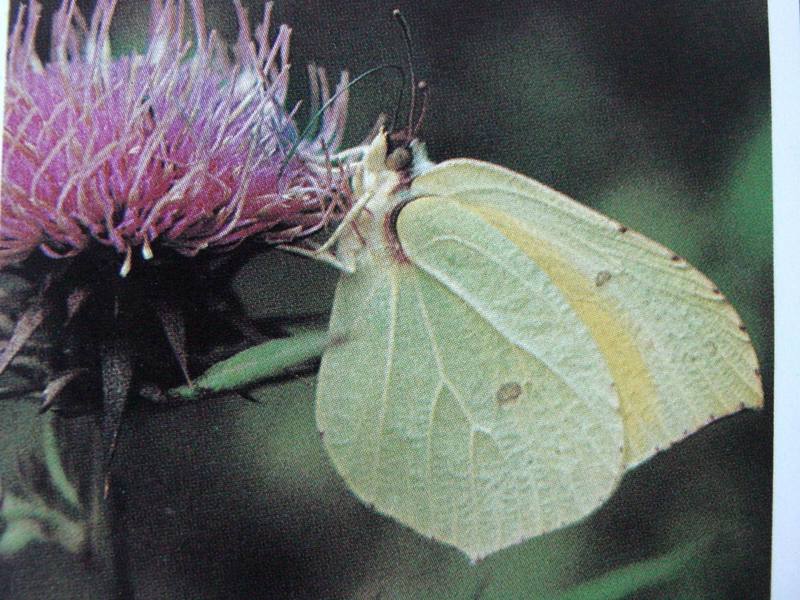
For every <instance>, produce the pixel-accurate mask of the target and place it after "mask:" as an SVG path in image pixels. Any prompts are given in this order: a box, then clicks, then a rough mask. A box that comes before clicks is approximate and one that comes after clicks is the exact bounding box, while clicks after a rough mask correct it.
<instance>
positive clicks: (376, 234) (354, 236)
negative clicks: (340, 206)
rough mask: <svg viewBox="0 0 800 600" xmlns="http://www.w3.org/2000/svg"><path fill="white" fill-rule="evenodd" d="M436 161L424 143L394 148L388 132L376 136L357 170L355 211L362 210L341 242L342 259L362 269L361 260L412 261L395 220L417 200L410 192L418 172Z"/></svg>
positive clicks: (339, 254) (339, 253)
mask: <svg viewBox="0 0 800 600" xmlns="http://www.w3.org/2000/svg"><path fill="white" fill-rule="evenodd" d="M404 153H408V160H406V157H405V156H404ZM431 164H432V163H431V162H430V161H429V160H428V158H427V156H426V155H425V149H424V145H422V144H419V143H416V142H413V143H411V144H409V145H406V146H402V147H399V148H396V149H394V150H392V151H390V143H389V139H388V136H387V135H386V133H384V132H383V131H381V132H380V133H379V134H378V135H377V136H375V139H374V140H373V141H372V143H371V144H370V146H369V148H368V149H367V151H366V153H365V154H364V158H363V160H362V161H361V162H360V163H359V164H358V165H357V167H356V171H355V174H354V175H353V192H354V196H355V202H354V204H353V208H352V209H351V210H354V211H358V214H356V215H354V218H353V221H352V227H351V228H350V229H349V230H348V231H347V232H345V233H343V234H342V237H341V239H340V241H339V244H338V247H337V256H338V257H339V259H340V260H341V261H342V262H344V263H345V264H348V265H350V266H352V267H353V268H354V269H356V270H358V268H359V262H364V261H369V262H373V261H378V262H379V263H381V264H387V262H388V263H390V264H391V263H403V262H405V261H406V260H407V259H406V258H405V256H404V254H403V251H402V247H401V245H400V241H399V239H398V237H397V231H396V220H397V216H398V215H399V211H400V209H402V207H403V206H404V205H405V204H407V203H408V202H410V201H411V200H412V199H413V196H412V195H411V194H410V192H409V186H410V184H411V181H412V180H413V177H415V176H416V175H418V174H419V173H420V172H421V171H422V170H425V169H427V168H429V167H430V165H431Z"/></svg>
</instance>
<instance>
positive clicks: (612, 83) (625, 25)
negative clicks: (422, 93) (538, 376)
mask: <svg viewBox="0 0 800 600" xmlns="http://www.w3.org/2000/svg"><path fill="white" fill-rule="evenodd" d="M11 4H12V22H13V15H14V14H15V13H16V10H17V8H18V6H17V5H18V3H17V2H16V1H13V2H12V3H11ZM46 4H56V3H53V2H51V3H46ZM79 4H80V5H81V7H82V8H83V9H84V10H85V11H86V10H87V9H88V7H90V6H91V3H89V2H79ZM245 4H247V5H248V6H250V13H251V16H252V18H253V19H255V18H256V16H260V13H261V6H262V4H261V2H256V1H252V2H245ZM206 5H207V9H208V12H209V19H208V20H209V23H210V24H212V25H214V26H216V27H218V28H219V29H221V31H222V32H223V33H224V35H225V36H226V37H227V38H228V39H232V38H233V36H234V35H235V32H236V26H235V21H234V20H233V19H234V15H233V11H232V8H231V5H230V3H229V2H227V0H219V1H215V2H211V1H210V0H207V1H206ZM395 7H399V8H401V9H402V10H403V12H404V13H405V15H406V17H407V19H408V21H409V22H410V24H411V27H412V30H413V37H414V45H415V67H416V70H417V73H418V74H419V75H420V76H422V77H423V78H424V79H426V80H427V81H428V82H429V84H430V105H429V110H428V114H427V117H426V120H425V125H424V127H423V130H422V137H423V138H424V139H425V141H426V142H427V143H428V148H429V151H430V154H431V156H432V158H433V159H434V160H444V159H446V158H451V157H461V156H469V157H474V158H479V159H483V160H487V161H492V162H496V163H500V164H503V165H505V166H507V167H510V168H512V169H515V170H518V171H520V172H522V173H525V174H526V175H529V176H531V177H533V178H536V179H539V180H541V181H543V182H544V183H546V184H548V185H550V186H552V187H554V188H556V189H558V190H561V191H563V192H566V193H567V194H569V195H571V196H572V197H574V198H576V199H577V200H579V201H581V202H584V203H586V204H589V205H591V206H594V207H596V208H598V209H600V210H602V211H603V212H605V213H607V214H609V215H610V216H612V217H614V218H616V219H618V220H620V221H622V222H623V223H625V224H626V225H628V226H629V227H630V228H632V229H636V230H638V231H640V232H642V233H644V234H646V235H648V236H649V237H651V238H653V239H655V240H657V241H659V242H661V243H663V244H665V245H667V246H668V247H670V248H672V249H673V250H675V251H676V252H677V253H678V254H681V255H683V256H686V257H687V259H688V260H689V261H690V262H691V263H692V264H694V265H695V266H697V267H698V268H700V270H702V271H703V272H705V273H706V274H707V275H709V276H710V277H711V278H712V279H713V280H714V281H715V282H716V283H717V285H718V286H719V287H720V289H721V290H722V291H723V292H724V293H725V294H726V295H727V296H728V298H729V299H730V300H731V302H732V303H733V305H734V306H735V307H736V308H737V309H738V310H739V312H740V313H741V315H742V317H743V319H744V321H745V323H747V325H748V328H749V330H750V332H751V334H752V336H753V340H754V343H755V345H756V350H757V353H758V356H759V359H760V361H761V365H762V368H761V370H762V372H763V374H764V383H765V387H766V393H767V408H766V410H764V411H762V412H760V413H755V412H747V413H742V414H738V415H735V416H733V417H730V418H727V419H724V420H722V421H720V422H717V423H715V424H713V425H711V426H710V427H707V428H706V429H704V430H702V431H701V432H699V433H697V434H696V435H694V436H692V437H691V438H689V439H687V440H686V441H684V442H681V443H680V444H678V445H676V446H675V447H673V448H671V449H670V450H669V451H666V452H663V453H661V454H659V455H658V456H656V457H655V458H654V459H652V460H650V461H649V462H648V463H646V464H644V465H643V466H641V467H640V468H638V469H636V470H635V471H634V472H632V473H630V474H628V475H627V476H626V477H625V479H624V480H623V482H622V485H621V487H620V489H619V490H618V492H617V493H616V495H615V496H614V497H613V498H612V500H611V501H610V502H609V503H608V504H607V505H605V506H604V507H602V508H601V509H600V510H599V511H598V512H597V513H595V514H594V515H593V516H592V517H590V518H589V519H587V520H586V521H584V522H582V523H579V524H577V525H574V526H572V527H568V528H566V529H564V530H561V531H557V532H555V533H552V534H550V535H546V536H543V537H541V538H537V539H534V540H531V541H529V542H527V543H525V544H523V545H521V546H518V547H515V548H511V549H508V550H505V551H502V552H500V553H498V554H496V555H493V556H491V557H489V558H488V559H487V560H485V561H484V562H482V563H480V564H479V565H477V566H471V565H470V564H469V563H468V561H467V560H466V559H465V558H464V557H463V556H462V555H461V554H459V553H458V552H457V551H455V550H453V549H451V548H449V547H444V546H441V545H439V544H436V543H432V542H428V541H426V540H424V539H422V538H421V537H419V536H417V535H416V534H414V533H413V532H411V531H410V530H408V529H405V528H403V527H400V526H398V525H396V524H395V523H394V522H392V521H390V520H389V519H386V518H383V517H380V516H378V515H376V514H373V513H372V512H370V511H369V510H368V509H366V508H365V507H363V506H361V505H360V504H359V503H358V502H357V501H356V500H355V499H354V497H353V496H351V495H350V494H349V493H348V492H347V490H346V489H345V487H344V485H343V483H342V481H341V480H340V479H339V478H338V476H337V475H336V474H335V473H334V472H333V470H332V468H331V466H330V465H329V463H328V461H327V459H326V457H325V455H324V454H323V451H322V448H321V445H320V444H319V441H318V437H317V433H316V430H315V426H314V419H313V396H314V394H313V392H314V380H313V378H311V377H309V378H300V379H296V380H294V381H291V382H288V383H283V384H280V385H273V386H269V387H266V388H264V389H263V390H261V391H260V392H259V395H260V397H261V398H262V400H263V405H253V404H249V403H244V402H241V401H235V400H231V401H222V400H221V401H215V402H209V403H205V404H202V405H195V406H187V407H183V408H180V409H176V410H174V411H171V412H158V413H148V412H146V411H139V412H134V413H132V415H131V417H130V419H128V421H127V423H126V426H125V429H124V432H123V437H122V440H121V442H120V447H119V452H118V455H117V458H116V464H117V465H118V466H119V465H124V468H119V472H120V479H121V481H122V485H123V487H124V489H125V490H126V492H127V501H126V506H127V509H126V511H127V512H126V514H125V523H126V526H127V529H128V532H129V544H130V557H131V565H132V571H133V576H134V580H135V585H136V588H137V598H147V599H149V598H154V599H155V598H193V599H194V598H197V599H200V598H384V599H385V598H403V599H404V598H443V599H444V598H454V599H456V598H458V599H460V598H464V599H467V598H478V597H480V598H539V597H551V595H553V594H555V593H556V592H558V591H559V590H565V589H568V588H570V587H571V586H574V585H577V584H580V583H582V582H585V581H587V580H590V579H593V578H595V577H598V576H601V575H603V574H605V573H609V572H612V571H615V570H617V569H619V568H621V567H623V566H624V565H628V564H631V563H635V562H636V561H641V560H644V559H648V558H652V557H657V556H661V555H664V554H667V553H669V552H670V551H671V550H673V549H675V548H679V547H681V546H682V545H684V544H687V543H693V542H695V541H698V540H704V544H706V545H705V546H704V547H703V550H702V551H701V552H699V553H698V554H697V556H694V557H693V559H692V560H691V561H690V562H689V563H688V564H686V565H683V566H682V567H681V568H680V569H679V572H678V573H677V575H674V576H669V577H666V578H664V579H665V580H664V581H662V582H660V583H659V584H658V585H657V586H656V587H652V588H650V589H649V590H640V591H638V592H636V593H635V594H634V595H632V596H631V597H635V598H766V597H767V596H768V586H769V544H770V533H769V527H770V500H771V489H770V485H771V484H770V482H771V435H772V434H771V431H772V426H771V407H772V402H771V396H772V361H773V356H772V333H773V329H772V300H773V298H772V205H771V184H770V182H771V172H770V158H771V157H770V121H769V116H770V112H769V111H770V106H769V61H768V58H769V56H768V44H767V7H766V2H765V1H763V0H760V1H742V0H739V1H734V2H731V1H726V2H723V1H721V0H711V1H707V2H695V1H694V0H679V1H674V2H666V3H654V2H650V1H644V0H635V1H631V0H627V1H623V0H602V1H595V2H585V3H574V2H568V1H566V0H563V1H555V0H552V1H544V2H529V1H525V0H515V1H500V2H491V3H488V2H455V1H449V0H440V1H438V2H409V1H398V2H384V1H369V2H367V1H350V2H341V1H340V2H333V1H327V0H318V1H314V2H298V1H279V2H277V4H276V7H275V17H276V22H285V23H288V24H289V25H291V26H292V27H293V28H294V34H293V46H292V63H293V65H294V66H293V72H294V75H295V77H294V79H293V81H292V96H293V97H294V98H295V99H298V100H299V99H301V98H304V97H305V91H306V87H307V86H306V82H305V71H304V68H305V65H306V64H307V63H309V62H312V61H313V62H316V63H318V64H320V65H323V66H325V67H327V68H328V70H329V73H330V75H331V77H334V76H336V75H337V74H338V72H339V71H340V70H342V69H347V70H349V71H350V72H351V73H352V74H358V73H360V72H362V71H364V70H366V69H368V68H370V67H374V66H376V65H378V64H381V63H385V62H392V63H398V62H403V61H404V60H405V59H404V57H405V50H404V47H403V43H402V39H401V36H400V34H399V29H398V27H397V25H396V24H395V23H394V21H393V20H392V18H391V11H392V9H393V8H395ZM52 9H53V8H52V6H46V10H45V19H44V26H45V28H49V15H50V14H51V12H52ZM146 15H147V3H146V2H139V1H135V2H134V1H124V0H123V1H122V2H120V6H119V7H118V18H117V19H116V21H115V22H114V25H113V30H112V31H113V36H114V40H115V42H116V45H115V48H114V50H115V52H126V51H129V50H130V49H131V48H141V47H143V45H144V43H145V38H144V35H145V34H144V32H146V27H145V26H144V24H145V23H146ZM39 42H40V43H41V44H46V42H47V40H46V35H45V36H42V37H41V39H40V40H39ZM395 86H396V84H395V82H394V79H393V78H392V77H391V76H390V75H389V74H385V75H376V76H375V77H373V78H371V79H369V80H368V81H366V82H364V83H363V84H359V85H358V86H357V87H355V88H354V89H353V90H352V102H351V105H350V118H349V121H348V140H349V142H351V143H357V142H359V141H361V140H362V139H363V138H364V136H365V135H366V134H367V132H368V130H369V129H370V127H371V125H372V124H373V123H374V121H375V119H376V117H377V115H378V114H379V113H380V112H388V113H391V112H392V111H393V110H394V98H395V96H396V93H395V92H396V87H395ZM335 280H336V274H335V273H334V272H332V271H330V270H328V269H326V268H325V267H323V266H318V265H315V264H312V263H310V262H307V261H303V260H301V259H295V258H292V257H288V256H285V255H281V254H278V253H268V254H265V255H263V256H261V257H258V258H257V259H256V260H255V261H254V262H252V263H250V264H249V265H247V266H246V267H245V269H244V270H243V271H242V272H241V273H240V274H239V276H238V277H237V279H236V282H235V286H236V289H237V291H238V292H239V293H240V294H241V296H242V298H243V299H244V301H245V303H246V305H247V307H248V310H249V311H250V312H251V314H252V315H254V316H258V317H270V318H281V319H282V318H291V319H293V320H296V319H298V318H300V317H304V316H308V315H311V316H314V317H315V318H320V319H324V315H325V313H326V311H328V310H329V307H330V303H331V300H332V294H333V288H334V285H335ZM0 411H2V417H0V461H2V462H0V464H2V468H3V471H4V472H6V471H8V470H9V468H10V464H11V462H12V461H13V458H14V456H15V453H16V452H17V451H18V449H19V448H24V447H26V445H30V443H31V441H30V437H31V436H30V433H31V431H33V430H34V429H35V428H36V424H35V423H36V419H37V417H36V416H35V409H34V408H33V407H32V406H31V407H29V406H27V405H21V404H14V403H4V404H3V405H2V406H0ZM97 579H98V578H97V577H96V576H95V575H93V573H92V572H91V571H87V570H85V569H84V568H83V566H82V565H81V563H80V561H78V560H77V559H76V558H74V557H72V556H70V555H68V554H66V553H64V552H63V551H62V550H60V549H58V548H56V547H50V546H45V545H32V546H30V547H29V548H28V549H26V550H25V551H24V552H23V553H22V554H20V555H19V556H17V557H16V558H15V559H13V560H10V561H9V560H3V562H0V597H2V598H14V599H19V598H26V599H28V598H53V597H58V598H65V599H67V598H94V597H101V595H100V594H101V593H102V592H101V591H100V590H101V589H103V588H102V586H101V585H100V584H99V583H98V581H97ZM54 590H57V591H58V592H57V595H56V596H54V595H53V591H54Z"/></svg>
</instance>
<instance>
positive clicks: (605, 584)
mask: <svg viewBox="0 0 800 600" xmlns="http://www.w3.org/2000/svg"><path fill="white" fill-rule="evenodd" d="M710 541H711V538H710V537H709V538H705V539H702V540H699V541H695V542H690V543H687V544H684V545H682V546H679V547H678V548H676V549H675V550H673V551H672V552H670V553H668V554H665V555H663V556H659V557H658V558H651V559H649V560H644V561H641V562H638V563H635V564H632V565H627V566H625V567H621V568H619V569H617V570H615V571H611V572H610V573H608V574H606V575H603V576H602V577H598V578H597V579H593V580H592V581H589V582H587V583H584V584H582V585H578V586H575V587H573V588H572V589H570V590H567V591H566V592H563V593H561V594H558V595H555V596H551V597H549V598H548V600H591V599H592V598H597V599H598V600H599V599H602V600H615V599H617V598H619V599H622V598H628V597H630V595H631V594H633V593H635V592H638V591H640V590H643V589H646V588H651V587H655V586H658V585H663V584H665V583H668V582H669V581H672V580H674V579H677V578H678V577H679V576H680V575H681V574H683V573H684V572H685V571H686V569H687V567H689V565H690V563H691V562H693V561H694V560H696V559H697V558H698V557H699V556H700V554H701V552H702V551H703V550H705V549H707V547H708V545H709V543H710Z"/></svg>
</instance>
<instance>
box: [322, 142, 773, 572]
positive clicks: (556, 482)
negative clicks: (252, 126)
mask: <svg viewBox="0 0 800 600" xmlns="http://www.w3.org/2000/svg"><path fill="white" fill-rule="evenodd" d="M400 150H402V151H404V152H408V151H409V149H407V148H401V149H400ZM410 150H411V151H413V160H412V161H411V163H410V164H409V165H406V164H405V163H407V162H408V161H407V160H398V156H400V158H401V159H402V158H404V156H407V155H402V154H397V153H392V155H391V156H387V154H389V144H388V141H387V136H386V134H385V133H383V132H381V133H380V134H379V135H378V136H377V137H376V138H375V139H374V141H373V142H372V143H371V144H370V145H369V147H368V148H367V149H366V151H365V152H364V155H363V159H362V160H361V161H360V162H359V163H358V166H357V168H356V172H355V175H354V177H353V191H354V196H355V199H356V202H355V206H354V208H353V209H352V210H351V211H350V213H349V214H348V215H347V218H346V219H345V221H344V222H343V223H342V225H341V226H340V228H339V229H338V230H337V232H336V234H335V235H334V236H333V237H332V238H331V240H330V241H329V243H327V244H326V245H325V247H323V248H322V250H324V251H327V250H328V248H329V247H331V246H332V244H333V243H334V242H335V244H336V245H335V254H333V253H324V252H323V253H319V252H317V253H314V255H315V256H316V257H318V258H322V259H323V260H326V261H328V262H331V263H334V264H336V265H337V266H339V267H340V268H341V269H343V270H344V271H346V273H345V274H344V275H342V277H341V279H340V281H339V284H338V287H337V289H336V296H335V301H334V307H333V313H332V316H331V322H330V333H331V339H332V340H333V343H332V344H331V346H330V347H329V348H328V349H327V350H326V352H325V354H324V356H323V358H322V364H321V367H320V372H319V383H318V390H317V423H318V426H319V429H320V431H321V432H322V433H323V434H324V435H323V439H324V445H325V448H326V449H327V451H328V453H329V454H330V457H331V459H332V461H333V463H334V465H335V466H336V469H337V470H338V472H339V473H340V474H341V476H342V477H343V478H344V480H345V481H346V482H347V485H348V486H349V487H350V488H351V489H352V490H353V491H354V492H355V493H356V494H357V495H358V497H359V498H361V499H362V500H363V501H364V502H366V503H368V504H369V505H372V506H374V508H375V509H376V510H378V511H380V512H381V513H384V514H387V515H389V516H391V517H394V518H395V519H397V520H398V521H400V522H401V523H404V524H406V525H408V526H410V527H412V528H413V529H415V530H417V531H418V532H420V533H422V534H424V535H426V536H429V537H432V538H435V539H438V540H441V541H443V542H446V543H448V544H452V545H454V546H456V547H457V548H459V549H461V550H462V551H464V552H465V553H466V554H467V555H468V556H470V557H471V558H473V559H477V558H480V557H483V556H486V555H487V554H489V553H491V552H494V551H497V550H500V549H502V548H505V547H507V546H510V545H512V544H515V543H518V542H520V541H523V540H525V539H528V538H531V537H533V536H537V535H540V534H543V533H546V532H548V531H552V530H554V529H556V528H559V527H562V526H565V525H567V524H570V523H573V522H575V521H577V520H579V519H581V518H583V517H585V516H587V515H588V514H590V513H591V512H592V511H594V510H595V509H597V508H598V507H599V506H600V505H602V504H603V503H604V502H605V501H606V500H607V499H608V498H609V496H610V495H611V494H612V493H613V492H614V490H615V488H616V487H617V484H618V483H619V480H620V478H621V477H622V475H623V474H624V473H625V471H626V470H627V469H630V468H631V467H633V466H635V465H637V464H639V463H641V462H642V461H644V460H646V459H648V458H649V457H651V456H652V455H653V454H654V453H656V452H658V451H659V450H660V449H662V448H666V447H668V446H669V445H671V444H673V443H674V442H676V441H678V440H680V439H682V438H684V437H686V436H687V435H689V434H690V433H692V432H694V431H696V430H697V429H699V428H700V427H702V426H703V425H705V424H707V423H709V422H710V421H713V420H714V419H716V418H719V417H721V416H723V415H728V414H730V413H733V412H735V411H738V410H740V409H743V408H747V407H749V408H757V407H760V406H762V404H763V393H762V387H761V381H760V376H759V372H758V365H757V362H756V356H755V353H754V351H753V347H752V345H751V343H750V339H749V337H748V335H747V333H746V331H745V328H744V325H743V324H742V322H741V320H740V318H739V316H738V315H737V314H736V311H735V310H734V309H733V307H732V306H731V305H730V304H729V303H728V302H727V301H726V300H725V298H724V297H723V296H722V294H721V293H720V291H719V290H718V289H717V288H716V287H715V286H714V284H713V283H712V282H711V281H709V280H708V279H707V278H706V277H705V276H703V275H702V274H701V273H700V272H698V271H697V270H695V269H694V268H692V267H691V266H690V265H689V264H687V262H686V261H685V260H683V259H682V258H680V257H678V256H676V255H675V254H674V253H672V252H671V251H669V250H667V249H666V248H664V247H663V246H660V245H659V244H657V243H655V242H653V241H651V240H649V239H647V238H645V237H644V236H642V235H639V234H637V233H635V232H633V231H630V230H628V229H626V228H625V227H623V226H622V225H620V224H619V223H616V222H614V221H612V220H611V219H609V218H607V217H605V216H603V215H601V214H599V213H597V212H595V211H593V210H591V209H589V208H587V207H585V206H582V205H581V204H578V203H577V202H575V201H573V200H571V199H570V198H568V197H566V196H564V195H562V194H559V193H558V192H555V191H553V190H551V189H549V188H547V187H546V186H544V185H542V184H540V183H538V182H536V181H533V180H531V179H529V178H527V177H524V176H522V175H519V174H517V173H514V172H512V171H509V170H508V169H505V168H502V167H499V166H496V165H492V164H488V163H484V162H480V161H477V160H470V159H457V160H449V161H446V162H444V163H441V164H438V165H433V164H432V163H430V162H428V161H427V159H426V158H425V156H424V149H423V148H422V146H421V145H419V144H412V145H411V148H410Z"/></svg>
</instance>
